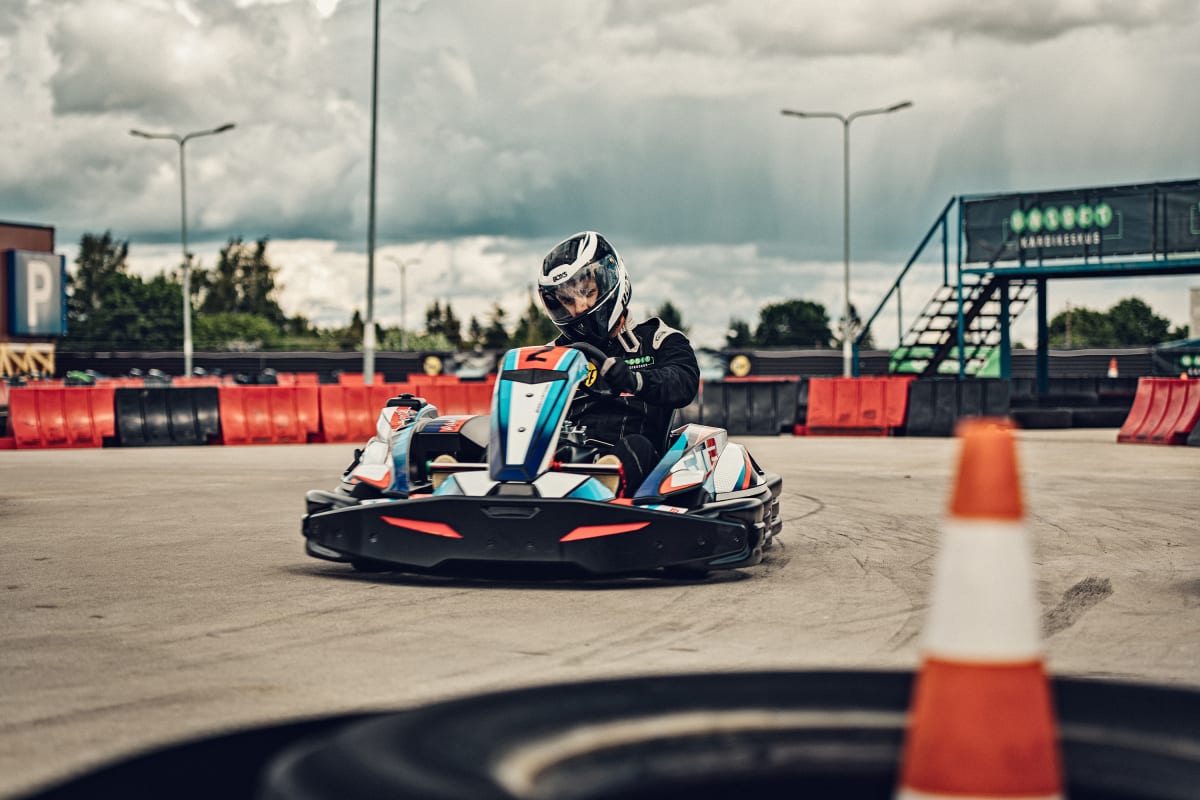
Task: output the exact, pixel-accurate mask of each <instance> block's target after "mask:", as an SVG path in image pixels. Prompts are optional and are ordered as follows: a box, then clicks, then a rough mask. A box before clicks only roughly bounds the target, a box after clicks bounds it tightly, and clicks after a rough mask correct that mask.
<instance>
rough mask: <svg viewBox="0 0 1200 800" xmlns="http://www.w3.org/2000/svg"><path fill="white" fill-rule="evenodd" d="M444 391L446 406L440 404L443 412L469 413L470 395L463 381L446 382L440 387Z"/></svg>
mask: <svg viewBox="0 0 1200 800" xmlns="http://www.w3.org/2000/svg"><path fill="white" fill-rule="evenodd" d="M438 388H439V389H441V392H442V402H443V403H445V407H444V408H443V407H442V406H438V411H439V412H441V413H442V414H467V413H470V412H469V411H468V410H467V409H468V408H469V407H470V397H469V395H468V390H467V387H466V386H464V385H463V384H461V383H445V384H443V385H442V386H440V387H438Z"/></svg>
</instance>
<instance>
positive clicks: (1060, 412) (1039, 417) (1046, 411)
mask: <svg viewBox="0 0 1200 800" xmlns="http://www.w3.org/2000/svg"><path fill="white" fill-rule="evenodd" d="M1011 414H1012V418H1013V421H1014V422H1016V423H1017V425H1018V426H1020V427H1022V428H1026V429H1028V430H1047V429H1051V428H1070V427H1072V423H1073V422H1074V415H1073V414H1072V413H1071V409H1069V408H1014V409H1013V410H1012V412H1011Z"/></svg>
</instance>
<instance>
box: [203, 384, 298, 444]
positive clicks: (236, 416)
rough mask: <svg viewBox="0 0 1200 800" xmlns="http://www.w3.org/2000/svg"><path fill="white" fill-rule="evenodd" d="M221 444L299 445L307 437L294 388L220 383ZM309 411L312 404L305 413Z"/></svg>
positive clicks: (295, 388)
mask: <svg viewBox="0 0 1200 800" xmlns="http://www.w3.org/2000/svg"><path fill="white" fill-rule="evenodd" d="M218 398H219V399H218V403H219V405H220V409H221V443H222V444H230V445H233V444H299V443H302V442H305V441H307V440H308V431H307V429H306V422H305V419H306V417H303V416H302V412H301V410H300V407H299V403H300V395H299V391H298V390H297V387H293V386H270V385H261V386H259V385H247V386H222V387H220V389H219V392H218ZM304 413H306V414H311V413H312V410H311V407H309V408H307V409H306V411H305V412H304Z"/></svg>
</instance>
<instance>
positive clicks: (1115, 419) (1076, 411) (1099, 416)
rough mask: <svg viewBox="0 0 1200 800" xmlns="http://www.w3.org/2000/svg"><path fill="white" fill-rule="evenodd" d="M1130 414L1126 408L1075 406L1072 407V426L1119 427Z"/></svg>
mask: <svg viewBox="0 0 1200 800" xmlns="http://www.w3.org/2000/svg"><path fill="white" fill-rule="evenodd" d="M1127 416H1129V410H1128V409H1124V408H1112V407H1103V406H1102V407H1099V408H1073V409H1071V427H1072V428H1119V427H1121V425H1122V424H1124V422H1125V418H1126V417H1127Z"/></svg>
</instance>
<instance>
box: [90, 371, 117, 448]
mask: <svg viewBox="0 0 1200 800" xmlns="http://www.w3.org/2000/svg"><path fill="white" fill-rule="evenodd" d="M88 394H90V395H91V399H92V425H93V426H94V427H95V429H96V436H98V437H99V438H100V441H101V443H102V444H103V442H104V439H105V438H106V437H108V438H111V437H114V436H116V435H117V415H116V395H117V387H116V386H112V385H106V386H99V385H97V386H93V387H92V388H91V389H89V390H88Z"/></svg>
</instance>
